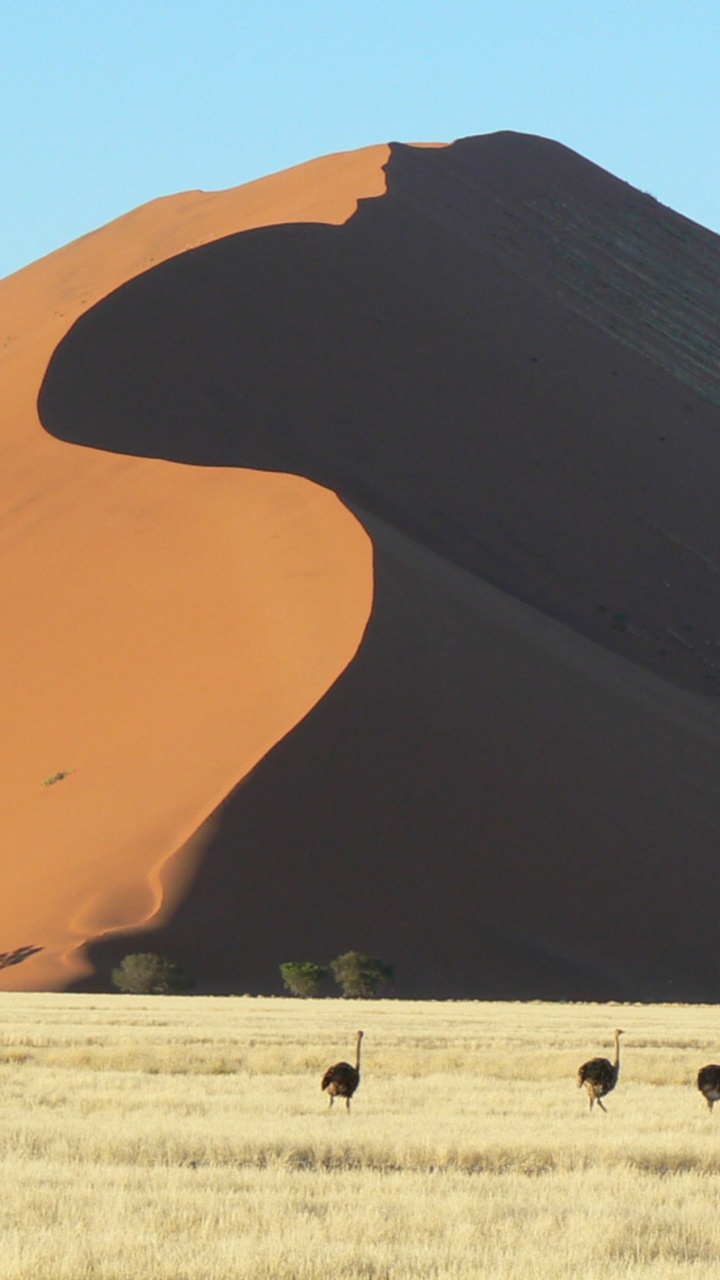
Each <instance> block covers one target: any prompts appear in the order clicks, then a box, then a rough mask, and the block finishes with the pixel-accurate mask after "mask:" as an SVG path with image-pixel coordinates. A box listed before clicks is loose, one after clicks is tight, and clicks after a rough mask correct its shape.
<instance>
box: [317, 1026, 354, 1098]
mask: <svg viewBox="0 0 720 1280" xmlns="http://www.w3.org/2000/svg"><path fill="white" fill-rule="evenodd" d="M362 1038H363V1032H362V1031H358V1033H357V1047H356V1049H355V1066H354V1067H351V1066H350V1063H349V1062H336V1063H335V1066H334V1067H328V1069H327V1071H326V1072H325V1075H324V1076H323V1078H322V1084H321V1085H320V1088H321V1089H327V1091H328V1093H329V1095H330V1106H332V1104H333V1102H334V1101H335V1099H336V1098H344V1099H345V1105H346V1107H347V1109H348V1111H349V1110H350V1099H351V1098H352V1096H353V1094H354V1092H355V1090H356V1089H357V1087H358V1085H359V1083H360V1044H361V1042H362Z"/></svg>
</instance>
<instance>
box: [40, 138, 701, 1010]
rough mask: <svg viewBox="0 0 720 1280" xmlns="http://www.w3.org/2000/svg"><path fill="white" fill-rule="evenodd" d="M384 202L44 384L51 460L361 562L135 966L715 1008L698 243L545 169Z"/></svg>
mask: <svg viewBox="0 0 720 1280" xmlns="http://www.w3.org/2000/svg"><path fill="white" fill-rule="evenodd" d="M386 176H387V191H386V193H385V195H384V196H383V198H382V199H380V200H372V201H366V202H364V203H363V204H362V205H360V207H359V208H358V210H357V212H356V213H355V214H354V216H353V217H352V218H350V219H348V220H346V221H344V222H343V223H342V225H335V226H325V225H302V224H300V225H293V226H273V227H269V228H259V229H257V230H254V231H251V232H250V233H249V234H247V235H233V236H229V237H227V238H225V239H223V240H218V241H216V242H215V243H213V244H211V245H208V246H206V247H201V248H200V249H198V250H197V251H195V252H193V253H190V254H185V255H182V256H178V257H176V258H174V259H173V260H172V261H170V262H167V263H165V264H164V265H162V266H160V267H158V268H156V269H153V270H152V271H149V272H147V273H146V274H145V275H143V276H142V277H141V278H139V279H137V280H134V281H132V282H131V283H130V284H129V285H127V286H125V287H123V288H121V289H120V290H118V291H117V292H116V293H114V294H113V295H111V296H108V297H107V298H106V299H105V300H104V301H103V302H102V303H101V304H100V305H99V306H98V307H96V308H94V309H93V310H92V311H91V312H89V313H88V314H87V315H85V316H84V317H83V318H82V320H81V321H80V323H78V324H77V325H76V326H75V328H74V329H73V330H72V331H71V333H70V334H69V335H68V337H67V339H66V340H65V342H63V343H62V344H61V345H60V346H59V347H58V349H57V351H56V352H55V354H54V356H53V359H52V361H51V362H50V365H49V368H48V373H47V377H46V379H45V382H44V385H43V390H42V394H41V399H40V408H41V413H42V417H43V422H44V425H45V426H46V428H47V429H48V430H49V431H51V432H52V433H53V434H55V435H56V436H58V437H60V438H62V439H64V440H65V441H67V442H71V443H75V444H82V445H91V446H93V447H95V448H98V449H103V450H112V451H116V452H118V453H121V454H133V455H136V456H145V457H152V458H162V459H171V460H173V461H175V462H179V463H183V464H186V465H187V464H193V465H195V466H198V465H201V466H205V467H210V468H214V467H218V466H220V467H237V468H242V467H249V468H260V469H262V470H267V471H272V472H284V471H292V472H294V473H298V474H301V475H303V476H306V477H308V478H309V479H311V480H313V481H317V482H319V483H320V484H322V485H324V486H327V487H328V488H330V489H333V490H335V491H336V492H337V493H338V494H339V495H340V497H341V498H342V499H343V501H344V502H346V503H347V504H348V506H350V507H351V508H352V509H353V510H354V511H355V512H356V513H357V515H358V516H359V518H360V519H361V521H362V522H363V524H364V525H365V527H366V529H367V530H368V531H369V532H370V534H371V535H372V539H373V543H374V547H375V557H376V589H375V603H374V608H373V615H372V619H371V623H370V627H369V630H368V632H367V635H366V638H365V640H364V642H363V645H362V646H361V648H360V650H359V653H358V656H357V658H356V659H355V661H354V662H353V663H352V664H350V666H349V667H348V668H347V670H346V671H345V673H344V675H343V677H342V678H341V679H340V680H339V681H338V682H337V683H336V684H335V685H334V686H333V688H332V690H331V691H330V692H329V694H328V695H327V696H326V697H325V698H324V699H323V700H322V701H321V702H320V703H319V704H318V705H317V706H316V707H315V708H314V710H313V712H312V713H311V714H310V715H309V716H308V717H307V718H306V719H305V720H303V722H302V723H301V724H300V725H299V726H298V728H297V729H296V730H295V731H294V732H293V733H292V734H290V735H289V736H288V737H286V738H284V739H283V741H282V742H281V743H279V745H278V746H277V747H276V748H275V749H274V750H273V751H271V752H270V753H269V754H268V755H267V756H266V757H265V758H264V759H263V761H262V762H261V763H260V765H259V766H258V767H257V768H256V769H255V770H254V771H253V773H252V774H251V776H250V777H249V778H248V779H247V780H246V781H245V782H244V783H243V784H241V786H240V787H239V788H238V790H237V791H236V793H235V794H234V795H233V796H232V797H230V798H229V799H228V801H227V802H226V803H225V804H224V805H223V806H222V807H221V808H220V809H219V810H218V812H217V813H216V814H215V815H214V817H213V819H212V821H211V823H210V824H208V826H207V827H206V829H205V832H204V840H205V846H206V853H205V856H204V858H203V860H202V862H201V864H200V866H199V869H198V874H197V877H196V879H195V880H194V882H193V886H192V891H191V892H189V893H188V894H187V895H186V896H185V898H184V900H183V901H182V903H181V904H180V905H179V906H178V909H177V911H176V913H175V915H174V916H173V918H172V919H171V920H169V921H168V922H167V923H166V924H165V925H164V926H163V927H162V928H161V929H159V930H156V931H154V932H150V933H149V934H148V936H147V939H146V941H147V943H148V945H152V946H156V947H157V948H160V949H163V950H169V951H172V952H173V953H174V954H176V955H177V956H178V958H179V959H181V960H183V961H184V962H185V963H186V965H187V966H188V967H189V968H191V969H192V971H193V972H194V973H196V975H197V976H198V978H199V979H200V981H202V982H206V983H208V984H214V985H216V986H218V987H222V986H223V985H225V986H226V987H235V988H237V987H238V986H243V985H246V986H247V987H248V988H249V989H257V988H262V989H265V990H271V989H273V988H274V987H276V984H277V980H278V979H277V965H278V963H279V962H280V961H282V960H286V959H292V958H297V959H305V958H314V959H316V960H325V959H327V958H329V957H330V956H332V955H334V954H336V953H337V952H338V951H339V950H344V949H347V948H348V947H358V948H360V949H364V950H368V951H371V952H374V953H377V954H381V955H383V956H385V957H386V958H388V959H391V960H394V961H395V962H396V965H397V968H398V987H399V989H400V990H401V991H403V992H406V993H413V992H417V993H425V994H433V993H434V994H439V995H442V994H445V995H448V994H466V995H472V994H496V995H501V994H502V995H516V996H519V995H524V996H527V995H555V996H561V997H562V996H620V995H622V996H630V997H632V996H636V997H653V998H658V997H660V996H672V997H676V998H681V997H685V998H690V997H693V998H707V997H711V996H712V997H714V994H715V989H714V978H713V977H712V976H711V974H710V971H709V968H708V964H707V955H708V953H709V949H710V947H711V945H712V943H713V941H714V936H715V922H716V919H717V916H718V909H719V908H720V901H718V890H717V888H716V876H715V871H716V866H717V860H718V847H719V838H720V769H719V766H718V760H720V750H719V748H720V725H719V722H718V703H717V701H716V697H717V693H718V692H719V691H720V629H719V628H718V608H717V596H718V575H720V503H719V502H718V477H719V476H720V408H719V407H718V404H719V399H720V391H719V388H718V378H717V369H718V327H717V326H718V322H717V316H716V311H715V309H714V302H713V299H714V298H715V297H716V296H717V290H718V284H719V283H720V246H719V241H718V238H717V237H715V236H713V235H712V234H711V233H709V232H707V231H704V230H703V229H702V228H700V227H697V226H695V225H694V224H692V223H690V222H688V221H687V220H686V219H684V218H682V217H680V216H679V215H677V214H675V213H673V212H672V211H670V210H667V209H665V208H663V207H662V206H660V205H658V204H657V202H656V201H654V200H653V199H652V198H651V197H649V196H645V195H642V194H641V193H639V192H637V191H635V190H633V189H632V188H631V187H629V186H627V185H626V184H625V183H622V182H620V181H618V180H617V179H615V178H613V177H612V176H610V175H609V174H607V173H605V172H603V171H602V170H600V169H598V168H597V167H596V166H594V165H592V164H590V163H589V162H587V161H585V160H583V159H581V158H580V157H578V156H576V155H574V154H573V153H572V152H570V151H568V150H566V149H565V148H563V147H561V146H559V145H558V144H555V143H551V142H546V141H544V140H542V139H536V138H529V137H524V136H520V135H513V134H497V135H491V136H488V137H484V138H475V139H465V140H463V141H461V142H458V143H455V144H453V145H452V146H450V147H447V148H438V149H434V148H429V149H426V148H415V147H404V146H399V145H393V146H392V148H391V153H390V158H389V161H388V163H387V165H386ZM100 369H102V375H101V376H100V374H99V372H98V371H99V370H100ZM238 937H241V938H242V939H243V945H242V948H241V952H239V951H238V944H237V939H238ZM121 949H124V950H126V949H127V940H122V942H121V943H120V942H119V943H118V944H117V945H116V946H114V948H113V947H112V946H111V947H109V948H106V949H105V950H104V951H99V952H97V957H98V961H99V963H100V964H101V966H102V967H104V968H105V970H106V969H107V965H108V963H109V961H110V959H111V958H112V956H113V955H114V954H117V953H118V952H119V950H121Z"/></svg>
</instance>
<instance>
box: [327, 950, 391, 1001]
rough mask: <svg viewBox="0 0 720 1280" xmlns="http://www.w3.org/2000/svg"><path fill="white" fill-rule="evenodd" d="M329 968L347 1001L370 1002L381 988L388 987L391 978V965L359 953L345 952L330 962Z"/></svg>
mask: <svg viewBox="0 0 720 1280" xmlns="http://www.w3.org/2000/svg"><path fill="white" fill-rule="evenodd" d="M330 967H331V969H332V971H333V973H334V974H335V981H336V982H337V983H338V985H339V986H340V987H342V993H343V995H344V996H345V998H346V999H348V1000H370V999H372V998H373V997H374V996H377V995H379V993H380V990H381V988H382V987H385V986H387V985H389V983H390V982H392V978H393V969H392V965H390V964H386V962H385V961H384V960H378V959H377V957H376V956H365V955H363V954H362V952H360V951H346V952H345V954H344V955H342V956H338V957H337V959H336V960H331V962H330Z"/></svg>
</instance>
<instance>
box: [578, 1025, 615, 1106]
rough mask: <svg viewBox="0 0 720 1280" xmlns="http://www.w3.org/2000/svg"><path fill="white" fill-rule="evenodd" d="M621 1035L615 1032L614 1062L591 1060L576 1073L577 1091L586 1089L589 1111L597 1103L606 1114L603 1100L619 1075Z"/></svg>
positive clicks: (602, 1059)
mask: <svg viewBox="0 0 720 1280" xmlns="http://www.w3.org/2000/svg"><path fill="white" fill-rule="evenodd" d="M623 1034H624V1033H623V1032H622V1031H620V1030H616V1031H615V1060H614V1062H610V1061H609V1059H608V1058H591V1059H590V1061H589V1062H583V1064H582V1066H581V1068H580V1070H579V1071H578V1078H577V1082H578V1089H582V1087H583V1085H584V1086H585V1088H586V1089H587V1092H588V1097H589V1099H590V1110H591V1111H592V1109H593V1106H594V1104H595V1103H596V1102H597V1104H598V1106H599V1107H600V1109H601V1110H602V1111H605V1112H606V1114H607V1108H606V1107H605V1105H604V1104H603V1098H604V1097H605V1095H606V1094H608V1093H612V1090H613V1089H614V1088H615V1085H616V1084H617V1082H618V1075H619V1074H620V1037H621V1035H623Z"/></svg>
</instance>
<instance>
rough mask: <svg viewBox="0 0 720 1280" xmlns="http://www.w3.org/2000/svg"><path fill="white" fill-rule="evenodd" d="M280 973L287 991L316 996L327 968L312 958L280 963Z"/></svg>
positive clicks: (295, 994) (299, 994) (298, 994)
mask: <svg viewBox="0 0 720 1280" xmlns="http://www.w3.org/2000/svg"><path fill="white" fill-rule="evenodd" d="M280 973H281V974H282V980H283V982H284V983H285V986H286V987H287V989H288V991H289V992H290V993H291V995H294V996H304V997H305V998H307V997H308V996H316V995H319V992H320V988H321V986H322V984H323V982H324V981H325V979H326V978H327V976H328V970H327V969H325V968H324V967H323V966H322V965H321V964H313V962H312V960H305V961H303V962H300V961H297V962H295V961H288V962H287V964H281V965H280Z"/></svg>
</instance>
